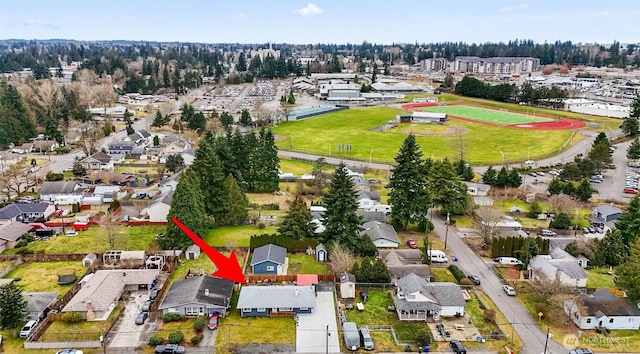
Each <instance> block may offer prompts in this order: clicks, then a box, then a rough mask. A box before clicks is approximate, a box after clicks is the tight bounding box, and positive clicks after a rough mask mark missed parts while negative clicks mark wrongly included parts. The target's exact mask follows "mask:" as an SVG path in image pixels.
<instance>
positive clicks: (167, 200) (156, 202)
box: [140, 191, 173, 222]
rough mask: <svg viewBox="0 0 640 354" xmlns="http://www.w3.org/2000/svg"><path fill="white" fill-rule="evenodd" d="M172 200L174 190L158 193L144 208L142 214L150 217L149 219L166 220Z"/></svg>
mask: <svg viewBox="0 0 640 354" xmlns="http://www.w3.org/2000/svg"><path fill="white" fill-rule="evenodd" d="M172 200H173V191H169V192H166V193H162V194H160V195H157V196H155V197H153V199H151V201H150V202H149V203H148V204H147V207H146V208H144V209H142V211H141V212H140V215H144V216H146V217H148V219H149V221H153V222H166V221H167V215H169V210H170V209H171V201H172Z"/></svg>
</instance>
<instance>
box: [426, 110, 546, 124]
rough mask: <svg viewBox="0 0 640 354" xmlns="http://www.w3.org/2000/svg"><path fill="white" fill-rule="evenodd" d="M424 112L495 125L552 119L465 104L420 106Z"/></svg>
mask: <svg viewBox="0 0 640 354" xmlns="http://www.w3.org/2000/svg"><path fill="white" fill-rule="evenodd" d="M417 109H418V110H420V111H425V112H437V113H446V114H448V115H451V116H455V117H459V118H465V119H471V120H477V121H481V122H486V123H491V124H497V125H516V124H525V123H537V122H551V121H553V119H550V118H545V117H540V116H534V115H526V114H521V113H514V112H509V111H506V110H496V109H487V108H480V107H474V106H466V105H454V106H437V107H420V108H417Z"/></svg>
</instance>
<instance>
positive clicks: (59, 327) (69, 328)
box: [40, 307, 120, 341]
mask: <svg viewBox="0 0 640 354" xmlns="http://www.w3.org/2000/svg"><path fill="white" fill-rule="evenodd" d="M119 315H120V309H119V308H117V307H116V308H115V309H114V310H113V312H111V314H110V315H109V318H108V319H107V321H82V322H80V323H66V322H63V321H53V322H52V323H51V325H50V326H49V328H47V330H46V331H45V332H44V335H43V336H42V337H40V339H41V340H42V341H82V340H96V338H99V337H100V334H101V333H102V332H103V331H106V329H107V328H108V327H109V323H112V322H115V321H116V320H117V319H118V316H119Z"/></svg>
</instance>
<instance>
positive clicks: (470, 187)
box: [462, 181, 491, 197]
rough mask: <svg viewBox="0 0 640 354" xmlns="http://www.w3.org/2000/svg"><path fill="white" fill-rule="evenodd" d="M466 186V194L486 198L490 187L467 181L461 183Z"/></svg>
mask: <svg viewBox="0 0 640 354" xmlns="http://www.w3.org/2000/svg"><path fill="white" fill-rule="evenodd" d="M462 183H464V184H465V185H466V186H467V193H469V195H472V196H474V197H486V196H487V194H489V191H490V190H491V186H490V185H488V184H484V183H474V182H468V181H462Z"/></svg>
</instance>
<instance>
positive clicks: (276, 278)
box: [245, 274, 333, 283]
mask: <svg viewBox="0 0 640 354" xmlns="http://www.w3.org/2000/svg"><path fill="white" fill-rule="evenodd" d="M245 277H246V278H247V282H248V283H281V282H289V283H292V282H294V281H296V280H297V279H298V276H297V275H295V274H290V275H247V276H245ZM318 281H333V275H331V274H318Z"/></svg>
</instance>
